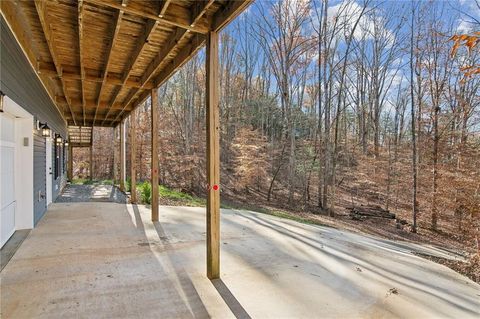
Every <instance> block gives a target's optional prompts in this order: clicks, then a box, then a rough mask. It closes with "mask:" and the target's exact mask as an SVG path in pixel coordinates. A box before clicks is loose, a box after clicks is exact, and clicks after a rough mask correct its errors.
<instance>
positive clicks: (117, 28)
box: [93, 1, 127, 124]
mask: <svg viewBox="0 0 480 319" xmlns="http://www.w3.org/2000/svg"><path fill="white" fill-rule="evenodd" d="M122 6H124V7H126V6H127V2H125V1H124V2H122ZM122 18H123V10H119V11H118V12H117V13H116V19H115V24H114V28H113V34H112V40H111V41H110V44H109V48H108V49H107V52H108V53H107V59H106V62H105V69H104V71H103V79H102V83H101V84H100V91H99V92H98V97H97V106H96V108H95V117H94V119H93V124H95V121H96V119H97V112H98V107H99V105H100V101H101V100H102V94H103V89H104V88H105V86H106V85H105V84H106V83H107V78H108V68H109V66H110V62H111V57H112V52H113V48H114V46H115V41H116V40H117V37H118V34H119V33H120V25H121V23H122ZM122 84H124V83H122Z"/></svg>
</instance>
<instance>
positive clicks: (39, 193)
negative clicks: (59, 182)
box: [33, 132, 47, 225]
mask: <svg viewBox="0 0 480 319" xmlns="http://www.w3.org/2000/svg"><path fill="white" fill-rule="evenodd" d="M33 143H34V144H33V216H34V223H35V225H36V224H37V222H38V221H39V220H40V219H41V218H42V216H43V215H44V214H45V212H46V211H47V198H46V195H47V193H46V185H47V181H46V179H45V167H46V163H45V138H44V137H42V136H40V135H39V134H37V132H34V135H33Z"/></svg>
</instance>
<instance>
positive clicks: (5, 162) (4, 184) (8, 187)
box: [0, 113, 16, 247]
mask: <svg viewBox="0 0 480 319" xmlns="http://www.w3.org/2000/svg"><path fill="white" fill-rule="evenodd" d="M14 172H15V118H14V117H11V116H9V115H7V114H5V113H0V214H1V216H0V232H1V233H0V246H1V247H3V245H4V244H5V243H6V242H7V241H8V239H9V238H10V237H11V236H12V235H13V233H14V232H15V206H16V203H15V173H14Z"/></svg>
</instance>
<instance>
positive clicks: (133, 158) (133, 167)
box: [130, 111, 137, 203]
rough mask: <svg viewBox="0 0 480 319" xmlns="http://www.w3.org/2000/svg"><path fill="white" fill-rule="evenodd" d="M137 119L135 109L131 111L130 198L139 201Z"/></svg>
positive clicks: (133, 201) (134, 201)
mask: <svg viewBox="0 0 480 319" xmlns="http://www.w3.org/2000/svg"><path fill="white" fill-rule="evenodd" d="M136 127H137V119H136V115H135V111H132V112H131V113H130V180H131V184H130V200H131V202H132V203H136V202H137V132H136Z"/></svg>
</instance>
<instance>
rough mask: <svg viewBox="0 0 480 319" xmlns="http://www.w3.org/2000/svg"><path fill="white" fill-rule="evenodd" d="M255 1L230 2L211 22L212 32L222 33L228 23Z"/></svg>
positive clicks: (234, 0)
mask: <svg viewBox="0 0 480 319" xmlns="http://www.w3.org/2000/svg"><path fill="white" fill-rule="evenodd" d="M253 1H254V0H230V1H228V2H227V4H226V6H225V7H224V8H223V9H222V10H220V11H218V12H217V13H215V15H214V16H213V19H212V22H211V30H213V31H216V32H220V31H221V30H222V29H223V28H224V27H225V26H226V25H227V24H228V23H230V22H231V21H232V20H234V19H235V18H236V17H237V16H238V15H239V14H240V13H242V12H243V11H245V9H246V8H247V7H248V6H249V5H250V4H252V3H253Z"/></svg>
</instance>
